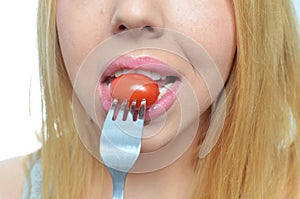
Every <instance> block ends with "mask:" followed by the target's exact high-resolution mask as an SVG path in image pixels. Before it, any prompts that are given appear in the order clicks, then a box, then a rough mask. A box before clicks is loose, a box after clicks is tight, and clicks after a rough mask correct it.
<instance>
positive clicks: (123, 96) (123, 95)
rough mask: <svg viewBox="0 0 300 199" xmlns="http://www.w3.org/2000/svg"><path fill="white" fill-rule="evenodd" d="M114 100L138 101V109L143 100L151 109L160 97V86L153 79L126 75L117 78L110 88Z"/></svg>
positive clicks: (138, 75)
mask: <svg viewBox="0 0 300 199" xmlns="http://www.w3.org/2000/svg"><path fill="white" fill-rule="evenodd" d="M110 93H111V96H112V97H113V98H116V99H120V100H129V101H130V103H131V102H132V101H133V100H137V109H138V108H139V105H140V103H141V101H142V100H143V99H146V107H147V108H148V107H150V106H151V105H152V104H154V102H155V101H156V100H157V98H158V96H159V89H158V85H157V84H156V82H155V81H153V80H152V79H151V78H149V77H147V76H145V75H141V74H124V75H120V76H119V77H117V78H115V79H114V80H113V81H112V83H111V87H110Z"/></svg>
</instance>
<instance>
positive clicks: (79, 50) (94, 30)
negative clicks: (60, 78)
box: [56, 0, 107, 81]
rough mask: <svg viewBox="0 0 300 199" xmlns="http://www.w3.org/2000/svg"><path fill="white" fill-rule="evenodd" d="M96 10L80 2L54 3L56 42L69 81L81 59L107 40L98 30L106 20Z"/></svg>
mask: <svg viewBox="0 0 300 199" xmlns="http://www.w3.org/2000/svg"><path fill="white" fill-rule="evenodd" d="M98 4H99V3H98ZM99 6H100V5H99ZM99 6H98V5H96V4H95V3H86V4H84V3H83V1H71V0H60V1H58V2H57V8H56V9H57V12H56V22H57V33H58V39H59V43H60V48H61V51H62V55H63V58H64V62H65V66H66V69H67V71H68V74H69V76H70V78H71V80H72V81H73V80H74V79H75V77H76V73H77V71H78V70H79V67H80V65H81V63H82V62H83V60H84V59H85V57H86V56H87V55H88V54H89V53H90V51H91V50H92V49H93V48H94V47H95V46H96V44H97V43H99V42H101V41H102V40H104V38H106V37H107V33H106V32H104V31H105V29H104V28H101V25H102V24H104V22H105V20H107V17H105V16H104V15H103V13H101V12H99V9H100V10H101V7H99ZM102 6H103V5H102ZM87 13H88V14H87ZM102 26H103V25H102Z"/></svg>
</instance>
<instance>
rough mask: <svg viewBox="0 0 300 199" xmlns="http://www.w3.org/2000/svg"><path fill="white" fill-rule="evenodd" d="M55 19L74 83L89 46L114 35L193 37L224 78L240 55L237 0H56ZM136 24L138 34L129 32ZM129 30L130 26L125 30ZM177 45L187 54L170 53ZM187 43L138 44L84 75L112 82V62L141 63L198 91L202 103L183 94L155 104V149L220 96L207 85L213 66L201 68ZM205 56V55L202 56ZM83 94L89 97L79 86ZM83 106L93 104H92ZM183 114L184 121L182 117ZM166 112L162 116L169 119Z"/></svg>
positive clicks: (145, 146) (105, 104)
mask: <svg viewBox="0 0 300 199" xmlns="http://www.w3.org/2000/svg"><path fill="white" fill-rule="evenodd" d="M56 17H57V29H58V36H59V43H60V47H61V51H62V55H63V58H64V62H65V66H66V69H67V71H68V74H69V77H70V79H71V81H72V82H73V83H74V81H75V78H76V75H78V71H79V68H80V66H81V65H82V63H83V61H84V60H85V58H86V57H87V56H88V55H89V53H90V52H91V50H93V49H94V48H95V47H96V46H97V45H98V44H99V43H101V42H103V41H107V40H108V39H110V38H116V40H115V41H119V42H120V43H119V44H120V46H121V45H127V44H131V43H132V44H134V43H135V42H137V41H139V42H140V41H146V40H149V39H150V40H151V41H153V42H154V43H155V41H159V40H160V39H161V38H164V36H165V35H168V33H170V32H178V33H180V35H181V37H186V38H188V39H189V41H193V42H194V43H196V44H197V45H199V48H200V46H201V49H204V50H205V52H206V53H207V54H206V56H207V57H210V58H211V60H212V61H213V63H214V64H215V66H216V67H217V70H218V71H219V73H220V75H221V76H220V77H221V79H222V83H224V82H225V81H226V79H227V78H228V75H229V73H230V70H231V66H232V63H233V58H234V55H235V49H236V35H235V22H234V12H233V3H232V1H231V0H184V1H183V0H143V1H137V0H122V1H117V0H89V1H87V0H57V16H56ZM156 28H159V29H156ZM131 30H135V32H130V31H131ZM126 31H128V32H129V33H128V34H127V35H126ZM122 34H125V36H124V35H122ZM118 35H120V36H118ZM164 41H166V40H164ZM123 42H124V43H123ZM166 46H168V45H166ZM164 47H165V44H164V45H162V48H164ZM173 48H174V49H181V50H182V54H181V56H178V54H176V53H172V52H171V51H172V49H173ZM185 49H186V46H184V43H182V40H180V41H179V39H178V40H176V39H175V40H174V41H172V47H170V48H169V49H168V50H164V49H160V50H157V49H151V48H139V49H132V51H127V53H125V52H124V54H126V56H125V58H124V57H122V58H119V59H117V61H115V64H108V63H106V65H105V67H104V66H99V68H96V69H95V71H96V72H95V73H93V74H88V77H87V79H86V81H89V80H90V79H93V78H94V79H101V80H106V79H107V77H108V76H113V75H114V74H115V73H116V72H117V71H113V72H111V73H113V74H109V72H107V67H108V69H109V67H112V68H114V70H117V69H115V68H116V66H112V65H118V67H119V68H118V67H117V68H118V70H120V69H122V67H123V68H127V69H128V67H129V68H130V67H134V68H138V67H140V66H139V63H141V65H143V66H142V67H141V68H140V70H141V71H152V72H153V71H154V72H156V73H158V74H159V75H160V78H163V76H168V74H164V73H167V72H166V71H173V72H174V74H175V73H176V74H178V76H176V75H175V76H176V78H177V79H176V81H180V83H179V84H180V86H179V89H178V90H177V91H176V92H175V93H176V95H178V96H180V95H186V93H189V92H188V91H187V90H191V91H192V93H193V95H194V98H195V100H196V102H197V103H198V105H197V104H194V103H191V102H193V100H190V99H189V98H188V97H182V98H181V99H180V100H176V99H175V100H171V99H165V100H160V102H158V103H157V104H156V106H155V107H156V108H157V107H160V108H161V110H164V111H158V112H155V111H154V110H149V112H148V118H147V122H146V125H145V127H144V133H147V132H148V134H149V135H152V136H149V137H148V138H147V139H146V138H145V139H144V140H143V143H142V150H144V151H154V150H157V149H159V148H161V147H162V146H165V145H166V144H167V143H169V142H170V140H172V139H173V138H174V136H176V133H177V131H178V129H182V131H184V132H185V131H188V130H189V126H190V125H191V124H192V123H195V122H199V121H198V119H199V115H203V114H204V113H205V112H206V111H207V110H208V108H209V107H210V105H211V103H212V101H213V100H214V99H211V94H210V91H209V89H208V88H207V82H209V78H210V77H207V76H205V72H204V71H205V70H206V69H208V68H209V67H212V66H201V69H197V67H196V66H195V64H193V63H194V60H190V59H192V58H191V57H192V56H189V55H190V54H191V52H193V53H195V50H194V51H193V50H191V51H189V50H185ZM116 50H118V49H116ZM104 51H105V50H104ZM107 51H111V49H107ZM201 56H204V55H199V57H201ZM207 57H206V58H207ZM116 62H118V63H116ZM196 62H197V61H196ZM200 62H201V61H200ZM131 63H133V64H131ZM147 67H148V68H147ZM160 67H161V68H160ZM130 69H132V68H130ZM111 70H113V69H111ZM111 70H108V71H111ZM202 70H203V73H202ZM141 71H139V72H141ZM123 72H124V71H123ZM171 73H172V72H171ZM103 74H105V75H103ZM107 84H108V83H107V81H106V82H105V81H100V82H99V85H98V86H97V88H98V89H97V92H98V96H99V102H100V104H102V106H96V107H97V109H99V110H96V112H97V113H98V114H97V117H98V118H97V119H98V120H99V121H103V120H104V118H105V115H106V111H107V109H108V108H109V103H110V101H111V100H110V96H107V95H108V94H107V93H108V92H107V90H108V88H107ZM91 90H92V89H91ZM77 95H79V96H78V97H79V98H80V99H82V100H83V101H84V97H83V98H82V97H81V96H80V95H81V94H80V92H78V93H77ZM83 104H85V105H86V106H93V105H94V102H93V101H90V102H83ZM89 104H90V105H89ZM195 107H196V109H195ZM86 109H88V108H86ZM152 109H155V108H153V107H152ZM186 109H190V110H191V111H190V112H189V114H186V115H182V114H181V113H182V112H183V111H182V110H186ZM151 111H152V112H151ZM88 112H89V111H88ZM151 113H152V117H150V116H151ZM149 115H150V116H149ZM182 117H184V118H185V119H184V120H182ZM161 118H164V122H163V124H161V121H160V120H161ZM100 123H101V122H100ZM157 126H160V127H159V128H157ZM153 131H156V132H155V133H153ZM181 133H182V132H181Z"/></svg>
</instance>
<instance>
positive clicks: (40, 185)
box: [0, 0, 300, 199]
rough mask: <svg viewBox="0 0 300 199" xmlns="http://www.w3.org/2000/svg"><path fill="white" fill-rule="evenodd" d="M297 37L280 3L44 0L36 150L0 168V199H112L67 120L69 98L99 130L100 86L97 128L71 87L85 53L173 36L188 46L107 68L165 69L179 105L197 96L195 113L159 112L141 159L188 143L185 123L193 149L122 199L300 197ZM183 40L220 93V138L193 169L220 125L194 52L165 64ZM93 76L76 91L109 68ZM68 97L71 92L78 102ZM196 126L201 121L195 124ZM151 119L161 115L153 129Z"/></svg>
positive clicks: (133, 178) (176, 108)
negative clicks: (209, 66)
mask: <svg viewBox="0 0 300 199" xmlns="http://www.w3.org/2000/svg"><path fill="white" fill-rule="evenodd" d="M297 27H298V26H297V22H296V20H295V16H294V10H293V7H292V3H291V2H290V1H286V0H253V1H238V0H198V1H196V0H188V1H176V0H170V1H163V0H151V1H150V0H149V1H148V0H145V1H133V0H132V1H128V0H123V1H114V0H94V1H84V0H77V1H74V0H56V1H55V0H40V2H39V15H38V35H39V58H40V72H41V73H40V75H41V91H42V102H43V121H42V122H43V128H42V129H41V142H42V144H43V146H42V148H41V150H39V151H38V152H37V153H35V154H33V155H31V156H28V157H26V158H23V159H20V158H18V159H14V160H10V161H7V162H4V163H2V165H1V169H0V170H1V171H0V172H1V181H0V182H1V185H2V184H3V185H4V186H1V188H0V197H1V198H22V195H23V198H41V197H42V198H57V199H58V198H80V199H81V198H111V195H112V181H111V178H110V175H109V173H108V171H107V170H106V168H105V167H104V166H103V164H102V163H101V162H99V161H98V159H97V154H96V153H97V152H95V151H93V147H92V146H89V142H86V139H82V134H80V132H79V134H78V126H80V121H82V120H74V117H73V116H74V115H73V114H74V106H72V102H73V99H74V96H75V98H76V99H77V98H78V99H79V101H80V102H81V103H82V104H83V106H82V107H83V109H84V110H85V111H86V113H87V114H86V115H87V116H88V117H89V118H90V120H89V122H90V124H92V125H94V124H95V123H97V120H99V121H100V123H101V121H103V120H104V119H105V114H106V111H105V109H107V105H105V103H104V102H103V101H105V100H104V99H102V98H104V97H103V95H101V92H100V91H101V89H103V88H101V85H100V86H99V90H100V91H99V92H100V94H99V96H100V99H99V101H101V102H102V107H101V105H99V104H98V105H99V106H98V105H97V104H96V106H95V107H96V109H97V110H96V112H97V114H96V115H97V116H96V117H93V113H92V112H91V111H90V107H93V106H94V101H89V100H86V101H85V100H84V99H85V98H84V97H83V96H82V95H83V94H82V90H80V88H79V87H80V86H79V87H77V86H78V84H79V85H81V83H82V82H80V81H79V83H78V84H77V78H78V74H80V73H81V71H80V69H81V67H82V65H84V63H86V61H87V60H89V58H90V56H91V54H90V52H91V51H92V50H93V49H95V48H96V47H97V46H98V45H99V44H103V43H105V42H107V41H108V40H109V39H111V38H114V39H113V41H117V42H116V44H117V45H118V44H119V46H118V47H119V48H122V47H123V46H127V45H125V44H132V45H133V44H136V43H138V42H143V41H148V40H149V38H150V39H151V41H152V42H153V43H155V42H157V41H160V39H161V38H164V36H165V35H168V33H173V32H176V33H178V35H181V36H182V37H184V39H183V40H180V38H181V36H179V39H178V40H175V41H174V40H173V43H172V47H171V48H168V50H167V52H166V51H158V50H153V49H147V48H139V49H138V50H136V49H131V51H126V52H127V53H124V54H125V55H126V57H125V58H124V57H123V56H122V57H121V58H118V59H117V60H115V61H114V63H115V65H117V64H116V62H117V63H121V64H123V65H126V64H128V63H137V62H142V63H143V65H153V62H155V63H156V65H160V64H158V62H159V63H161V62H162V63H164V64H162V66H161V67H165V68H166V70H168V69H170V70H172V71H175V72H176V73H178V74H180V76H181V78H182V79H186V80H187V82H188V85H189V86H186V87H185V83H182V88H181V89H179V91H178V93H177V95H178V96H180V95H181V93H182V92H184V91H185V89H191V90H192V91H193V94H194V98H195V101H196V104H194V103H192V105H191V107H196V108H195V109H197V110H196V111H193V109H192V108H191V107H190V106H189V104H190V102H189V99H184V98H183V99H182V101H179V102H178V103H177V102H175V101H173V102H172V103H171V105H170V107H166V108H165V109H166V111H165V113H166V116H167V119H166V120H165V123H164V125H163V126H162V128H161V131H160V132H161V133H158V134H157V135H155V136H152V137H151V138H150V139H144V140H143V142H142V152H154V151H156V150H159V149H160V148H162V147H163V146H165V145H167V144H168V143H169V142H170V140H171V139H172V138H173V137H174V136H175V137H176V136H177V135H176V133H177V129H178V128H179V129H181V126H184V128H182V129H183V130H182V131H184V132H179V134H180V133H183V134H185V133H186V132H188V131H190V129H189V128H188V127H190V125H191V124H195V123H196V124H197V125H198V124H199V128H198V130H197V132H196V133H197V134H196V136H195V139H194V140H193V142H192V143H191V144H190V145H189V146H188V148H187V150H186V151H184V153H183V154H181V155H180V157H178V159H176V160H174V161H173V162H172V164H171V163H170V164H169V165H165V166H164V167H163V168H161V169H156V170H155V169H154V170H153V171H149V172H143V173H130V174H129V175H128V177H127V181H126V187H125V198H132V199H133V198H145V199H146V198H197V199H201V198H211V199H215V198H245V199H254V198H255V199H256V198H264V199H265V198H272V199H273V198H291V199H292V198H300V196H299V193H298V189H299V186H300V178H299V177H300V176H299V169H300V162H299V161H300V156H299V152H300V151H299V150H300V143H299V125H300V116H299V113H300V102H299V100H298V99H299V97H300V79H299V78H298V77H299V75H300V60H299V53H300V50H299V43H300V41H299V32H297V31H298V29H297ZM169 35H172V34H169ZM167 38H169V37H167ZM175 38H176V37H175ZM185 38H188V39H187V40H186V41H193V42H194V43H196V44H198V45H199V46H201V48H203V49H204V50H205V52H206V53H207V55H208V57H210V59H211V60H213V63H214V64H215V65H213V66H216V69H217V71H219V75H220V78H221V80H222V83H223V86H224V87H225V94H226V101H225V103H226V115H225V120H224V124H223V123H222V128H221V129H222V132H221V134H220V138H219V139H218V140H217V143H216V144H215V146H214V147H213V148H212V150H211V151H210V152H209V153H208V154H205V155H201V151H200V157H201V158H199V148H200V150H201V146H202V145H203V143H204V142H205V140H206V136H208V135H209V134H208V131H209V130H207V129H210V128H209V120H208V119H206V118H209V117H210V115H212V114H213V112H214V114H216V115H218V114H221V113H219V112H218V110H219V109H220V107H221V106H216V110H215V111H212V101H215V100H216V99H215V98H213V97H212V96H214V95H211V92H210V90H209V88H207V87H209V85H210V84H209V83H208V84H205V83H207V82H209V80H210V78H213V77H214V76H213V77H207V76H203V74H204V72H205V70H203V69H199V68H198V69H197V67H195V64H193V60H190V58H191V57H192V56H190V55H191V54H190V53H195V52H194V51H192V50H191V51H184V50H183V51H184V52H185V53H182V54H181V55H180V56H178V55H177V54H176V53H170V52H171V51H172V50H174V52H175V51H176V50H175V49H185V44H186V43H185V42H182V41H185ZM163 41H165V40H163ZM108 42H109V41H108ZM118 42H119V43H118ZM112 43H114V42H112ZM109 44H110V43H109ZM168 44H169V43H167V44H162V46H163V47H166V46H168ZM103 46H104V47H105V45H103ZM103 46H102V47H103ZM133 46H134V45H133ZM142 46H143V45H142ZM104 47H103V48H104ZM109 47H111V46H108V47H106V48H104V50H103V51H102V52H107V51H109V52H110V51H111V53H112V54H114V51H117V50H119V49H118V48H115V46H113V47H111V48H109ZM189 47H191V46H190V45H189ZM166 48H167V47H166ZM129 50H130V48H129ZM92 52H95V51H92ZM186 52H187V53H186ZM196 52H197V51H196ZM195 54H196V56H197V53H195ZM110 55H111V54H110ZM199 56H201V55H199ZM183 58H185V59H183ZM191 59H192V58H191ZM186 60H188V61H186ZM128 65H130V64H128ZM109 67H110V65H109V66H108V68H109ZM149 67H150V66H149ZM94 69H95V70H96V73H95V74H92V73H91V74H88V73H87V74H86V75H89V76H88V78H86V79H84V80H86V81H89V79H97V78H98V76H99V75H100V76H101V75H103V74H105V70H106V68H105V67H96V68H94ZM143 69H144V68H143ZM150 69H151V67H150ZM158 72H159V70H158ZM162 73H163V72H162ZM159 75H161V76H163V75H164V74H159ZM100 78H101V77H100ZM177 80H178V79H177ZM102 83H103V82H102ZM84 88H86V87H84ZM76 89H78V90H76ZM88 89H91V88H88ZM74 90H75V91H78V92H76V94H74V92H73V91H74ZM216 91H218V93H219V92H221V91H220V90H219V89H216ZM97 92H98V91H97ZM97 94H98V93H97ZM102 94H103V93H102ZM217 101H218V100H217ZM185 107H187V108H188V107H189V108H190V109H189V110H191V114H190V115H182V117H184V118H186V117H187V118H188V119H182V120H181V119H180V113H181V112H180V110H181V108H182V109H184V108H185ZM221 112H222V111H221ZM174 113H176V114H174ZM178 115H179V117H178ZM199 117H201V118H204V119H203V120H200V121H199ZM159 118H160V115H159V116H156V118H155V119H156V120H159ZM155 119H153V120H155ZM182 121H183V122H182ZM217 121H219V122H221V121H222V120H217ZM151 122H152V120H151V119H146V123H145V127H144V131H146V132H148V131H149V132H151V130H152V128H154V127H155V124H153V123H151ZM178 123H180V125H179V126H178V125H177V124H178ZM217 123H218V122H217ZM214 124H216V123H214ZM100 126H101V125H100ZM213 129H214V128H213ZM210 131H212V130H210ZM91 132H92V131H91ZM203 140H204V142H203ZM87 143H88V144H87ZM165 158H167V157H165ZM22 162H23V163H24V168H25V172H24V171H23V170H22ZM8 171H13V174H11V173H12V172H8ZM24 173H25V176H24ZM12 175H15V177H14V176H12ZM2 176H3V177H2ZM24 184H25V185H24ZM15 189H17V191H14V190H15ZM1 194H2V195H1ZM2 196H3V197H2Z"/></svg>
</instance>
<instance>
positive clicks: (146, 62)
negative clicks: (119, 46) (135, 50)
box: [100, 56, 181, 82]
mask: <svg viewBox="0 0 300 199" xmlns="http://www.w3.org/2000/svg"><path fill="white" fill-rule="evenodd" d="M123 69H129V70H134V69H139V70H145V71H153V72H156V73H159V74H161V75H164V76H175V77H177V78H178V79H181V78H180V75H179V74H178V73H177V72H176V71H175V70H172V69H171V67H170V66H168V65H167V64H166V63H164V62H162V61H160V60H157V59H155V58H152V57H149V56H140V57H132V56H122V57H119V58H117V59H115V60H113V61H112V62H111V63H109V64H108V66H107V68H106V69H105V71H104V72H103V74H102V76H101V78H100V81H101V82H104V81H105V80H106V79H107V78H108V77H111V76H113V75H114V74H115V73H116V72H117V71H119V70H123Z"/></svg>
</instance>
